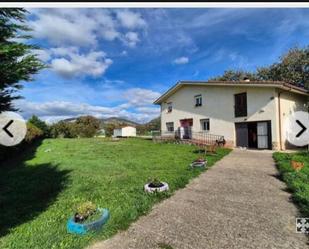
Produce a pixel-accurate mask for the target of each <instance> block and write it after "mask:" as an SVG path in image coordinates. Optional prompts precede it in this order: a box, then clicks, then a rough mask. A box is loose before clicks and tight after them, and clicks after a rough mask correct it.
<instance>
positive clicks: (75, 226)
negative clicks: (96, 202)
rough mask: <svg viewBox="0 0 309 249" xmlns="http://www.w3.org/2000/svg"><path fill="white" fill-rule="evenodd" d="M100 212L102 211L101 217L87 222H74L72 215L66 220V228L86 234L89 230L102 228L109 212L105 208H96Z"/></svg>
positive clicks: (72, 231)
mask: <svg viewBox="0 0 309 249" xmlns="http://www.w3.org/2000/svg"><path fill="white" fill-rule="evenodd" d="M98 210H99V211H100V212H102V215H101V217H100V218H99V219H98V220H96V221H93V222H89V223H84V224H81V223H76V222H75V221H74V217H72V218H70V219H69V220H68V222H67V230H68V232H69V233H75V234H81V235H83V234H86V233H87V232H89V231H97V230H99V229H101V228H102V226H103V225H104V224H105V223H106V222H107V221H108V219H109V217H110V214H109V211H108V209H106V208H98Z"/></svg>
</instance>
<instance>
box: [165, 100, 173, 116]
mask: <svg viewBox="0 0 309 249" xmlns="http://www.w3.org/2000/svg"><path fill="white" fill-rule="evenodd" d="M172 111H173V103H172V102H169V103H167V111H166V112H168V113H169V112H172Z"/></svg>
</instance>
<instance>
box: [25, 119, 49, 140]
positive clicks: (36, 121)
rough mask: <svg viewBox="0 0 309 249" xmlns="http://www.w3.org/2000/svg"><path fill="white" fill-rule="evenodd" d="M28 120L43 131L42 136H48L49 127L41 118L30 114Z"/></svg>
mask: <svg viewBox="0 0 309 249" xmlns="http://www.w3.org/2000/svg"><path fill="white" fill-rule="evenodd" d="M28 122H29V123H31V124H33V125H34V126H36V127H37V128H39V129H40V130H41V131H42V132H43V133H44V136H46V137H48V136H49V133H50V132H49V127H48V125H47V124H46V123H45V122H44V121H43V120H41V119H39V118H38V117H37V116H35V115H32V117H31V118H30V119H29V120H28Z"/></svg>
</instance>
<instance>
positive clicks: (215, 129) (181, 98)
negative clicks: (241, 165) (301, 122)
mask: <svg viewBox="0 0 309 249" xmlns="http://www.w3.org/2000/svg"><path fill="white" fill-rule="evenodd" d="M308 96H309V93H308V91H307V90H305V89H304V88H301V87H297V86H294V85H291V84H288V83H285V82H278V81H276V82H274V81H247V80H245V81H238V82H234V81H224V82H223V81H221V82H220V81H211V82H203V81H181V82H178V83H177V84H176V85H174V86H173V87H172V88H170V89H169V90H168V91H167V92H165V93H164V94H163V95H162V96H161V97H159V98H158V99H157V100H156V101H155V102H154V103H155V104H159V105H160V106H161V132H162V134H164V133H169V132H173V131H176V130H177V129H181V130H182V131H183V132H185V133H186V132H187V131H195V132H203V131H204V132H208V133H210V134H215V135H222V136H224V138H225V140H226V142H227V143H226V144H227V145H229V146H242V147H249V148H259V149H262V148H264V149H265V148H267V149H278V150H281V149H285V148H287V147H288V146H289V144H288V142H287V140H286V132H285V131H284V130H283V129H284V128H283V127H284V121H285V118H286V117H287V116H288V115H289V114H292V113H293V112H296V111H301V110H302V111H306V110H307V108H308V106H307V100H308Z"/></svg>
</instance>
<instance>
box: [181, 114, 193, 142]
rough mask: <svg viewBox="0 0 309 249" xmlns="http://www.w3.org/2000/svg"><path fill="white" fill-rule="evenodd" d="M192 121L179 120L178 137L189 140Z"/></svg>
mask: <svg viewBox="0 0 309 249" xmlns="http://www.w3.org/2000/svg"><path fill="white" fill-rule="evenodd" d="M192 126H193V119H192V118H190V119H181V120H180V137H181V138H183V139H189V138H191V137H192Z"/></svg>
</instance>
